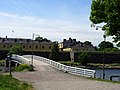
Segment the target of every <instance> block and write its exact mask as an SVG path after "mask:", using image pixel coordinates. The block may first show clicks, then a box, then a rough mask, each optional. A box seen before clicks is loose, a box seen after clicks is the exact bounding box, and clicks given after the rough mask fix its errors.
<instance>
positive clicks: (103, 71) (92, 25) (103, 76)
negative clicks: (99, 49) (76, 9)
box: [91, 24, 106, 79]
mask: <svg viewBox="0 0 120 90" xmlns="http://www.w3.org/2000/svg"><path fill="white" fill-rule="evenodd" d="M91 27H96V30H98V29H99V28H102V27H101V26H95V25H94V24H91ZM103 38H104V50H103V60H102V63H103V67H102V79H105V47H106V45H105V43H106V31H104V35H103Z"/></svg>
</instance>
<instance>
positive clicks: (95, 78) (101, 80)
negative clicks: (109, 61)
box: [88, 77, 120, 84]
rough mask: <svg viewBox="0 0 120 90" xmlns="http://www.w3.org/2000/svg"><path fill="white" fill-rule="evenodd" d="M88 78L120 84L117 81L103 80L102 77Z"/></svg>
mask: <svg viewBox="0 0 120 90" xmlns="http://www.w3.org/2000/svg"><path fill="white" fill-rule="evenodd" d="M88 79H90V80H96V81H102V82H109V83H115V84H120V82H118V81H110V80H103V79H99V78H89V77H88Z"/></svg>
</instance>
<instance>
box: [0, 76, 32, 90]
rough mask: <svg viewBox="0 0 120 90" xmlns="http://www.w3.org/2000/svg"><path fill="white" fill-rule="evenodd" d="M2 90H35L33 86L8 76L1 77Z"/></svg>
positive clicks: (0, 85)
mask: <svg viewBox="0 0 120 90" xmlns="http://www.w3.org/2000/svg"><path fill="white" fill-rule="evenodd" d="M0 90H33V89H32V85H30V84H28V83H26V82H21V81H18V80H17V79H15V78H12V77H10V76H8V75H0Z"/></svg>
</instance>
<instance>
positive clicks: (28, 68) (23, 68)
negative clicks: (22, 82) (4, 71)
mask: <svg viewBox="0 0 120 90" xmlns="http://www.w3.org/2000/svg"><path fill="white" fill-rule="evenodd" d="M15 71H34V69H33V66H31V65H28V64H20V65H19V66H18V67H15Z"/></svg>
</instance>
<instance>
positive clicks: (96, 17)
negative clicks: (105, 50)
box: [90, 0, 120, 42]
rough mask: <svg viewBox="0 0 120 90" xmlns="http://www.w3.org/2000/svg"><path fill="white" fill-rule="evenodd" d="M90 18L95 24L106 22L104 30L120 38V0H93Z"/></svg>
mask: <svg viewBox="0 0 120 90" xmlns="http://www.w3.org/2000/svg"><path fill="white" fill-rule="evenodd" d="M90 20H91V21H92V23H94V24H100V23H104V26H103V27H102V30H106V32H107V35H110V36H114V37H113V39H114V41H115V42H119V40H120V0H92V5H91V13H90Z"/></svg>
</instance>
